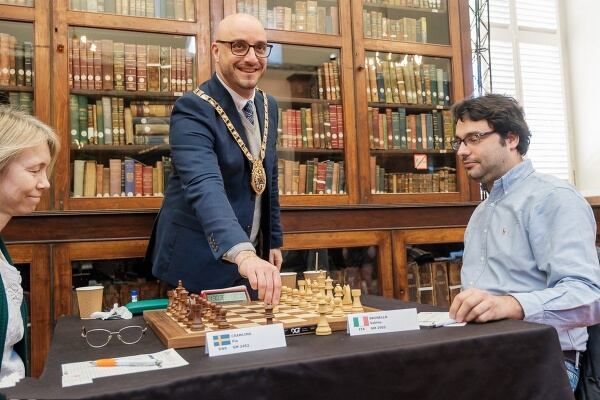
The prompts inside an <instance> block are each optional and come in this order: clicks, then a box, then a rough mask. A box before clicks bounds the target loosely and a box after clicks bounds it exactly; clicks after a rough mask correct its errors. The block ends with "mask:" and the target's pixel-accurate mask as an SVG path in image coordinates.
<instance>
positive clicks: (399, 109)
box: [352, 0, 470, 204]
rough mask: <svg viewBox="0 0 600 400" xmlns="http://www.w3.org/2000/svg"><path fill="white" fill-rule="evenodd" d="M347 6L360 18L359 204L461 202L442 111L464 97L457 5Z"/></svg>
mask: <svg viewBox="0 0 600 400" xmlns="http://www.w3.org/2000/svg"><path fill="white" fill-rule="evenodd" d="M352 7H353V10H352V14H353V15H354V16H355V17H357V16H361V18H356V19H355V20H354V26H355V31H354V34H355V41H354V43H355V46H354V51H355V55H356V57H355V62H356V64H357V65H356V74H355V82H356V116H357V118H356V120H357V130H358V131H359V132H362V133H363V134H362V135H359V138H358V148H359V149H360V151H359V154H358V164H359V168H360V170H361V171H362V173H361V182H365V183H366V184H365V185H361V199H363V200H364V201H366V202H369V203H371V202H373V203H392V204H393V203H406V202H410V203H415V202H439V201H451V202H452V201H461V200H467V199H468V198H469V196H470V194H469V183H468V181H467V179H466V175H465V173H464V171H463V170H462V166H461V164H460V163H458V162H457V158H456V154H455V152H454V151H453V150H452V149H451V146H450V140H451V139H452V138H453V136H454V132H453V129H454V128H453V126H454V125H453V121H452V117H451V113H450V106H451V104H452V103H453V102H454V101H455V100H457V99H462V98H463V97H464V93H465V92H464V88H463V68H464V65H463V62H462V58H461V46H460V41H461V36H460V27H459V20H460V18H459V2H457V1H452V0H432V1H430V0H428V1H422V0H421V1H412V0H363V1H353V2H352ZM357 35H358V36H360V38H356V36H357ZM357 39H358V40H357ZM365 171H368V175H367V176H364V175H363V174H364V172H365Z"/></svg>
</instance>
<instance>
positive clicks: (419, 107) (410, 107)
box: [367, 102, 450, 112]
mask: <svg viewBox="0 0 600 400" xmlns="http://www.w3.org/2000/svg"><path fill="white" fill-rule="evenodd" d="M367 104H368V105H369V107H374V108H405V109H406V111H414V112H420V111H422V112H427V111H433V110H449V109H450V107H449V106H441V105H430V104H406V103H379V102H369V103H367Z"/></svg>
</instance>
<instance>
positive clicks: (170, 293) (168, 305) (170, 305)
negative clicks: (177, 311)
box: [166, 290, 174, 315]
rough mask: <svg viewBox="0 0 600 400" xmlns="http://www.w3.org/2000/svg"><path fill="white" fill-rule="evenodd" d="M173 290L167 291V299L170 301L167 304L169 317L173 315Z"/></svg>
mask: <svg viewBox="0 0 600 400" xmlns="http://www.w3.org/2000/svg"><path fill="white" fill-rule="evenodd" d="M173 293H174V291H173V290H167V297H168V299H169V303H168V304H167V310H166V313H167V315H171V310H172V309H173Z"/></svg>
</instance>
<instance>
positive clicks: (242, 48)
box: [231, 40, 271, 57]
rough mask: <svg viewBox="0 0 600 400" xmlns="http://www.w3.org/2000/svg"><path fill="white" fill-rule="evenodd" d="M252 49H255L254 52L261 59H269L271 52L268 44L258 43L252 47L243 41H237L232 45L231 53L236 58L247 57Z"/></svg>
mask: <svg viewBox="0 0 600 400" xmlns="http://www.w3.org/2000/svg"><path fill="white" fill-rule="evenodd" d="M250 47H253V48H254V52H255V53H256V55H257V56H259V57H268V56H269V53H270V52H271V51H270V50H271V49H270V48H269V46H267V44H266V43H258V44H255V45H250V44H248V43H246V42H244V41H243V40H237V41H235V42H232V43H231V52H232V53H233V54H234V55H236V56H245V55H246V54H248V52H249V51H250Z"/></svg>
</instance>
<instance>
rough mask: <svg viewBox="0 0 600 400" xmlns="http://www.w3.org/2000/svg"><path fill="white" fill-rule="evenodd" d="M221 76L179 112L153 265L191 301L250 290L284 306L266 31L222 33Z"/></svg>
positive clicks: (243, 25)
mask: <svg viewBox="0 0 600 400" xmlns="http://www.w3.org/2000/svg"><path fill="white" fill-rule="evenodd" d="M215 37H216V40H215V42H214V43H213V44H212V46H211V53H212V57H213V60H214V62H215V66H216V74H214V75H213V77H212V78H211V79H210V80H208V81H206V82H204V83H203V84H202V85H200V87H199V88H198V89H196V90H195V91H194V92H193V93H186V94H185V95H184V96H183V97H182V98H181V99H179V100H178V101H177V102H176V103H175V107H174V109H173V113H172V115H171V128H170V144H171V157H172V163H173V172H172V174H171V177H170V179H169V184H168V187H167V190H166V194H165V200H164V202H163V206H162V208H161V210H160V212H159V215H158V217H157V220H156V222H155V226H154V230H153V234H152V238H151V241H150V245H149V248H148V253H147V258H148V259H149V260H150V261H151V262H152V272H153V274H154V275H155V276H157V277H158V278H160V279H162V280H164V281H166V282H168V283H170V284H171V285H173V286H175V285H176V284H177V281H178V280H182V281H183V285H184V286H185V287H186V288H187V289H188V290H191V291H193V292H199V291H201V290H204V289H215V288H224V287H229V286H235V285H239V284H249V286H251V288H252V289H255V290H257V293H256V294H257V296H258V298H260V299H264V301H265V302H266V303H273V304H276V303H277V302H278V301H279V295H280V290H281V280H280V278H279V269H280V268H281V262H282V256H281V251H280V247H281V245H282V244H283V236H282V231H281V225H280V219H279V197H278V185H277V153H276V143H277V137H276V135H277V122H278V121H277V104H276V103H275V100H274V99H273V98H272V97H270V96H268V95H267V94H266V93H264V92H262V91H261V90H258V89H257V88H256V86H257V84H258V81H259V80H260V78H261V77H262V75H263V74H264V72H265V71H266V69H267V57H268V56H269V54H270V52H271V47H272V45H270V44H268V43H267V35H266V32H265V30H264V28H263V27H262V25H261V24H260V22H259V21H258V20H257V19H256V18H254V17H253V16H251V15H247V14H234V15H230V16H228V17H226V18H224V19H223V20H222V21H221V22H220V23H219V26H218V27H217V31H216V35H215Z"/></svg>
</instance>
